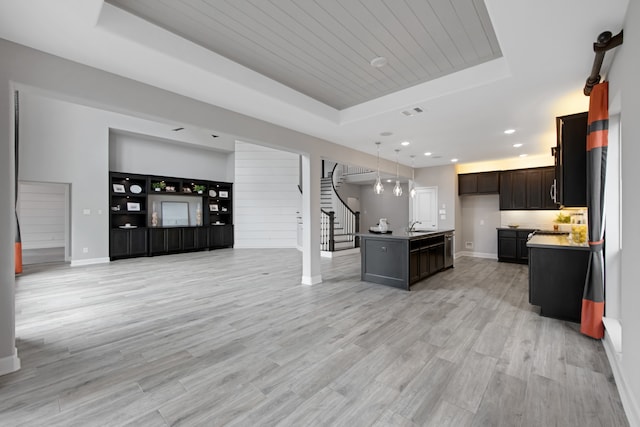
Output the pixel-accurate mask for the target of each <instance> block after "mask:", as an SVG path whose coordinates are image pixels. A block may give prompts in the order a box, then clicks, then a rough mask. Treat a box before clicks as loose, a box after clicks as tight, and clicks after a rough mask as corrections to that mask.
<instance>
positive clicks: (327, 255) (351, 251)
mask: <svg viewBox="0 0 640 427" xmlns="http://www.w3.org/2000/svg"><path fill="white" fill-rule="evenodd" d="M359 253H360V248H351V249H343V250H340V251H333V252H330V251H320V256H321V257H322V258H336V257H340V256H345V255H353V254H359Z"/></svg>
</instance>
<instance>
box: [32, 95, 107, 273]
mask: <svg viewBox="0 0 640 427" xmlns="http://www.w3.org/2000/svg"><path fill="white" fill-rule="evenodd" d="M108 135H109V129H108V120H107V117H106V116H105V115H104V114H101V113H100V112H99V110H94V109H91V108H87V107H83V106H79V105H75V104H71V103H68V102H62V101H58V100H54V99H51V98H46V97H40V96H37V95H33V94H29V93H26V92H21V93H20V180H23V181H39V182H61V183H69V184H71V209H70V214H71V218H72V220H71V260H72V262H73V261H77V260H80V259H106V258H108V256H109V215H108V213H109V202H108V196H107V194H108V170H109V165H108V144H107V141H108ZM85 209H88V210H89V215H86V214H84V211H85ZM83 248H86V250H87V252H86V253H85V252H83Z"/></svg>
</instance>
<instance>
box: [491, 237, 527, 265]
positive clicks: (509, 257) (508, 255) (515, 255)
mask: <svg viewBox="0 0 640 427" xmlns="http://www.w3.org/2000/svg"><path fill="white" fill-rule="evenodd" d="M533 231H534V230H532V229H521V230H520V229H518V230H515V229H498V261H502V262H515V263H519V264H527V262H528V259H529V251H528V250H527V239H528V237H529V234H530V233H532V232H533Z"/></svg>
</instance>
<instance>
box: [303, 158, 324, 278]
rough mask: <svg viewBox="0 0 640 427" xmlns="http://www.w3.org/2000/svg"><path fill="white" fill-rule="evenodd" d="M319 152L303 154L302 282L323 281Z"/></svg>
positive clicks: (320, 162)
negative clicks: (321, 270)
mask: <svg viewBox="0 0 640 427" xmlns="http://www.w3.org/2000/svg"><path fill="white" fill-rule="evenodd" d="M321 173H322V160H321V159H320V156H318V155H317V154H308V155H303V156H302V223H303V226H302V227H303V230H302V284H303V285H315V284H317V283H320V282H322V275H321V274H320V174H321Z"/></svg>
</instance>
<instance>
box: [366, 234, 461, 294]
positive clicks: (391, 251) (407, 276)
mask: <svg viewBox="0 0 640 427" xmlns="http://www.w3.org/2000/svg"><path fill="white" fill-rule="evenodd" d="M453 234H454V231H453V230H436V231H414V232H407V231H404V230H401V231H394V232H392V233H389V234H377V233H360V234H358V236H359V237H360V242H361V243H360V255H361V273H360V277H361V279H362V280H363V281H365V282H373V283H379V284H381V285H387V286H393V287H395V288H400V289H405V290H409V288H410V287H411V285H413V284H414V283H416V282H419V281H420V280H422V279H425V278H427V277H429V276H431V275H433V274H436V273H437V272H439V271H442V270H444V269H447V268H450V267H453Z"/></svg>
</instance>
